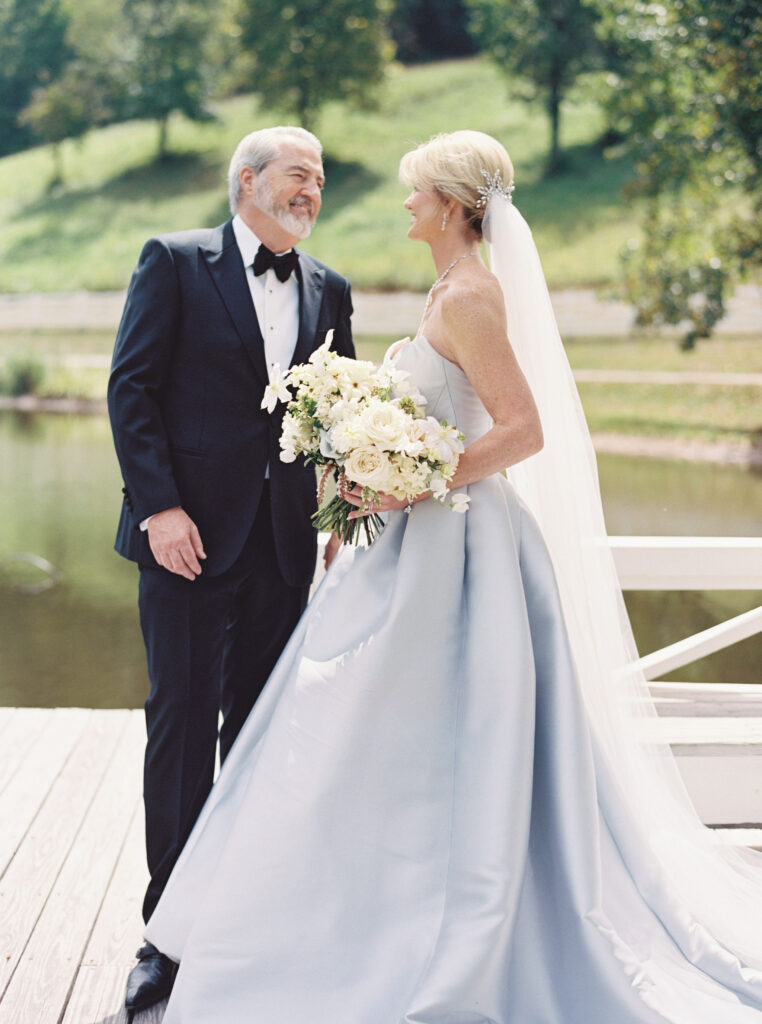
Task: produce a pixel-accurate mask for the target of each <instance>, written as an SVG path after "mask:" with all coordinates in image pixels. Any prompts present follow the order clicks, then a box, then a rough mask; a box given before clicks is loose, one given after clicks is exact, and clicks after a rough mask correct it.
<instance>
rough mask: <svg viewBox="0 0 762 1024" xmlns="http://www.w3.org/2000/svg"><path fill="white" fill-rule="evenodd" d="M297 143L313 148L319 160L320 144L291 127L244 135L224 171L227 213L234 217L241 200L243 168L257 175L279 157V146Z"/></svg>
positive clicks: (308, 133)
mask: <svg viewBox="0 0 762 1024" xmlns="http://www.w3.org/2000/svg"><path fill="white" fill-rule="evenodd" d="M289 138H290V139H298V140H299V141H300V142H307V143H309V144H310V145H311V146H314V147H315V149H316V150H317V152H318V155H319V156H321V157H322V155H323V147H322V146H321V144H320V140H319V139H318V138H317V136H315V135H313V134H312V132H308V131H307V129H306V128H298V127H296V126H295V125H278V126H277V127H275V128H260V129H259V130H258V131H255V132H251V133H250V134H249V135H246V136H245V137H244V138H242V139H241V141H240V142H239V143H238V145H237V146H236V151H235V153H233V158H232V160H231V161H230V167H229V168H228V194H229V196H230V212H231V213H232V214H233V216H235V214H236V213H237V212H238V203H239V201H240V198H241V182H240V175H241V171H242V170H243V168H244V167H251V169H252V170H253V171H254V172H255V173H256V174H261V173H262V171H263V170H264V169H265V167H267V165H268V164H269V163H271V162H272V161H273V160H275V159H277V157H278V156H279V155H280V150H281V147H280V143H281V142H284V141H285V140H286V139H289Z"/></svg>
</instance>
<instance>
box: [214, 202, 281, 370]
mask: <svg viewBox="0 0 762 1024" xmlns="http://www.w3.org/2000/svg"><path fill="white" fill-rule="evenodd" d="M220 235H221V237H220V245H219V248H212V247H210V248H208V249H202V250H201V253H202V255H203V257H204V259H205V260H206V264H207V266H208V268H209V273H210V274H211V276H212V280H213V281H214V284H215V286H216V288H217V291H218V292H219V293H220V297H221V298H222V301H223V302H224V304H225V307H226V309H227V311H228V313H229V314H230V317H231V319H232V321H233V324H234V325H235V329H236V332H237V333H238V336H239V338H240V339H241V344H242V345H243V347H244V349H245V350H246V352H247V353H248V355H249V358H250V359H251V361H252V363H253V365H254V369H255V370H256V372H257V375H258V376H259V377H261V378H262V383H263V384H267V382H268V373H267V363H266V360H265V343H264V339H263V337H262V331H261V329H260V326H259V321H258V320H257V315H256V313H255V311H254V303H253V302H252V301H251V292H250V291H249V285H248V282H247V280H246V271H245V269H244V266H243V262H242V260H241V252H240V250H239V248H238V245H237V244H236V240H235V234H234V233H233V227H232V222H231V221H228V222H227V223H226V224H224V225H223V227H222V229H221V232H220ZM300 335H301V320H300Z"/></svg>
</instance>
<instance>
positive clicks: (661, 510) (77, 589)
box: [0, 413, 762, 707]
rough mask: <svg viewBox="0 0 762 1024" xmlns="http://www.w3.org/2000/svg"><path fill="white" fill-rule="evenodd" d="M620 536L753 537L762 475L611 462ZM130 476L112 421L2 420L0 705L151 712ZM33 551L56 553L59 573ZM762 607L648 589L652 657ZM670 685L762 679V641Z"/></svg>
mask: <svg viewBox="0 0 762 1024" xmlns="http://www.w3.org/2000/svg"><path fill="white" fill-rule="evenodd" d="M599 469H600V477H601V488H602V491H603V495H604V504H605V509H606V519H607V523H608V529H609V532H610V533H612V534H683V535H691V534H696V535H735V536H754V535H756V534H757V533H758V531H759V524H760V522H762V477H760V476H759V475H755V474H752V473H749V472H745V471H742V470H739V469H736V468H734V467H716V466H706V465H697V464H692V463H687V462H662V461H657V460H653V459H638V458H632V457H622V456H602V457H601V458H600V460H599ZM120 501H121V480H120V477H119V470H118V467H117V464H116V459H115V456H114V454H113V448H112V445H111V434H110V431H109V426H108V422H107V420H106V419H105V417H101V416H60V417H58V416H44V415H37V416H30V415H21V414H15V413H2V414H0V705H18V706H43V707H46V706H49V707H53V706H64V705H74V706H86V707H138V706H140V705H141V704H142V703H143V701H144V699H145V695H146V692H147V678H146V670H145V664H144V659H143V648H142V641H141V637H140V632H139V628H138V617H137V570H136V568H135V566H134V565H132V564H131V563H128V562H126V561H124V560H123V559H121V558H119V557H118V556H117V555H116V554H115V553H114V551H113V548H112V544H113V538H114V531H115V527H116V521H117V516H118V512H119V507H120ZM20 553H27V554H31V555H34V556H37V557H38V558H43V559H46V560H47V561H48V562H50V563H52V565H53V566H55V567H56V569H57V570H58V571H59V572H60V574H61V576H60V580H59V581H58V582H57V583H56V584H55V585H53V586H50V587H48V588H47V589H42V587H43V586H44V584H45V582H46V581H47V580H48V577H47V576H46V575H45V574H44V573H42V572H41V571H40V570H39V569H38V568H35V567H34V566H33V565H32V564H30V562H29V561H25V560H21V559H19V558H18V557H17V556H18V555H19V554H20ZM760 603H762V593H758V592H754V593H748V592H747V593H732V592H715V593H712V594H704V593H698V592H681V593H677V592H675V593H673V592H668V593H635V594H628V595H627V604H628V608H629V610H630V614H631V616H632V619H633V627H634V630H635V635H636V639H637V642H638V646H639V649H640V651H641V653H644V654H645V653H647V652H649V651H652V650H654V649H656V648H658V647H661V646H663V645H664V644H667V643H671V642H673V641H675V640H678V639H680V638H681V637H684V636H687V635H688V634H690V633H693V632H696V631H697V630H698V629H702V628H705V627H707V626H710V625H713V624H714V623H716V622H718V621H720V620H721V619H724V618H728V617H729V616H730V615H733V614H737V613H738V612H741V611H743V610H745V609H746V608H751V607H752V606H753V605H755V604H760ZM671 678H676V679H682V680H692V681H707V682H709V681H711V682H718V681H722V682H747V683H751V682H762V639H761V638H760V637H756V638H752V639H750V640H747V641H744V642H743V643H741V644H737V645H736V646H735V647H733V648H730V649H728V650H727V651H725V652H720V653H718V654H716V655H713V656H712V657H711V658H706V659H704V660H702V661H700V662H696V663H695V665H693V666H689V667H686V668H684V669H680V670H679V671H678V672H677V673H674V674H673V676H672V677H671Z"/></svg>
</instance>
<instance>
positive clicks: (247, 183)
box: [238, 166, 258, 196]
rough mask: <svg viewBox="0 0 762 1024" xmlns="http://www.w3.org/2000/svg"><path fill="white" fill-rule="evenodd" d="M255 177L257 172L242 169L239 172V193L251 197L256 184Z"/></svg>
mask: <svg viewBox="0 0 762 1024" xmlns="http://www.w3.org/2000/svg"><path fill="white" fill-rule="evenodd" d="M257 177H258V175H257V172H256V171H255V170H254V168H253V167H248V166H246V167H242V168H241V170H240V171H239V174H238V180H239V182H240V183H241V192H242V193H243V194H244V195H245V196H251V194H252V192H253V191H254V188H255V186H256V184H257Z"/></svg>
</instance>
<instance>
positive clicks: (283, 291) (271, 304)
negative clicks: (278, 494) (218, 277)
mask: <svg viewBox="0 0 762 1024" xmlns="http://www.w3.org/2000/svg"><path fill="white" fill-rule="evenodd" d="M233 233H234V235H235V240H236V242H237V244H238V249H239V250H240V253H241V259H242V260H243V266H244V270H245V271H246V282H247V284H248V285H249V291H250V292H251V299H252V302H253V303H254V312H255V313H256V314H257V320H258V321H259V329H260V330H261V332H262V337H263V338H264V340H265V362H266V363H267V370H268V374H269V371H270V370H271V369H272V368H273V366H275V364H276V363H277V364H278V365H279V366H280V369H281V373H285V372H286V370H287V369H288V367H289V366H290V365H291V359H292V358H293V355H294V349H295V348H296V339H297V335H298V334H299V282H298V280H297V277H296V274H291V276H290V277H289V278H288V279H287V280H285V281H279V280H278V276H277V274H276V273H275V271H274V270H273V269H272V267H269V268H268V269H267V270H266V271H265V272H264V274H260V276H259V277H255V276H254V266H253V264H254V257H255V256H256V255H257V250H258V249H259V246H260V241H259V239H258V238H257V236H256V235H255V234H254V232H253V231H252V230H251V228H250V227H249V226H248V224H246V223H245V222H244V221H243V219H242V218H241V217H240V216H239V215H238V214H236V215H235V217H234V218H233ZM276 255H278V256H280V255H282V254H281V253H277V254H276ZM269 475H270V466H269V463H268V466H267V469H266V470H265V477H269ZM151 518H152V517H151V516H149V517H148V519H144V520H143V521H142V522H141V524H140V529H141V530H145V529H146V528H147V527H148V521H149V519H151Z"/></svg>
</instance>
